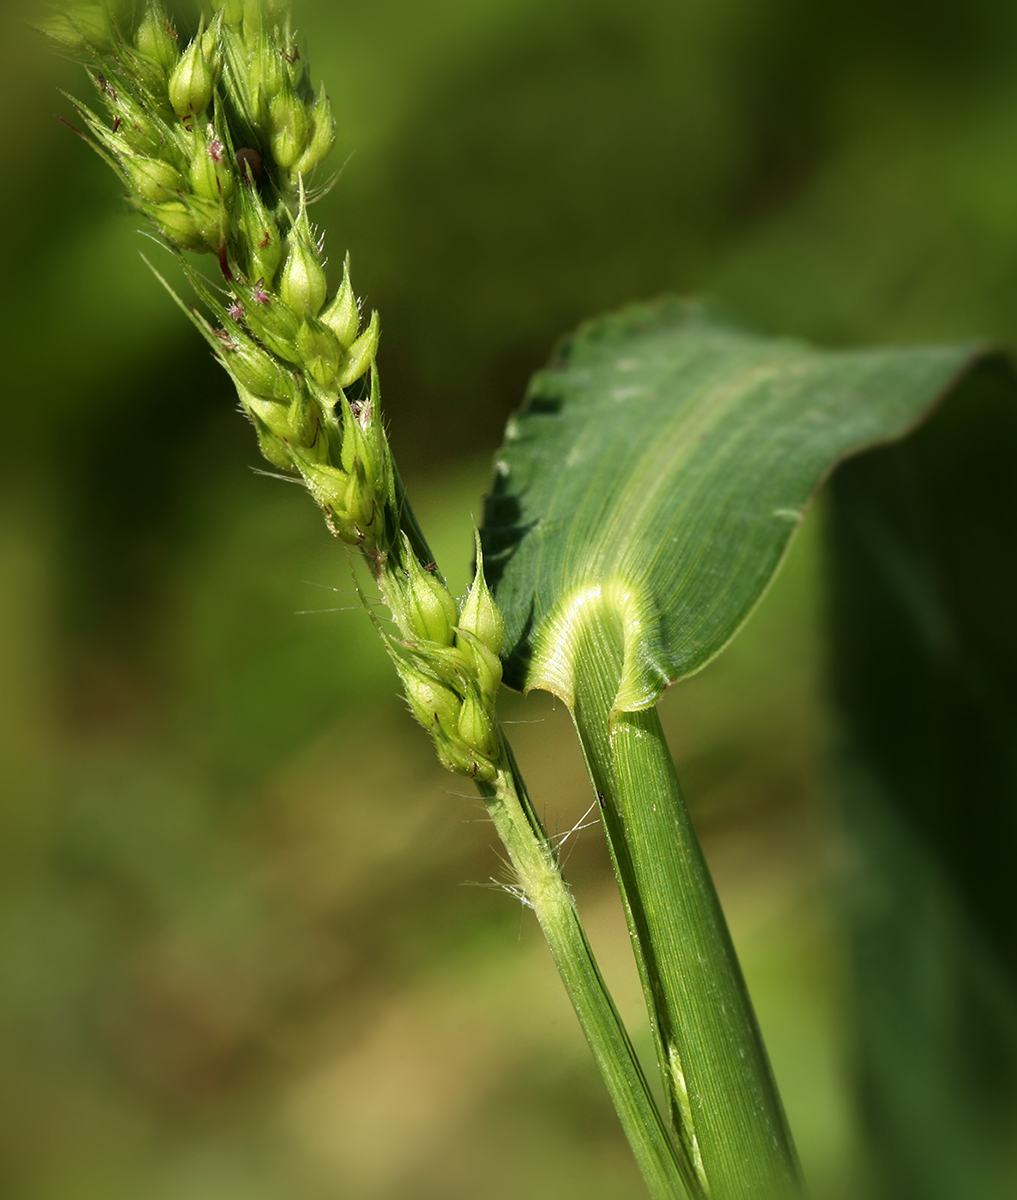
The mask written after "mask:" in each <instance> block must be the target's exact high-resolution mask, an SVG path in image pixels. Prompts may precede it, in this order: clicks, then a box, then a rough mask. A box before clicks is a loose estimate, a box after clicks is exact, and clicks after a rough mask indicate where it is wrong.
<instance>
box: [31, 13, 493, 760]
mask: <svg viewBox="0 0 1017 1200" xmlns="http://www.w3.org/2000/svg"><path fill="white" fill-rule="evenodd" d="M43 28H44V30H45V32H46V33H48V34H49V35H50V36H51V37H52V38H53V39H55V40H56V41H57V42H58V43H59V44H60V45H61V46H62V47H63V48H64V49H65V50H69V51H71V52H72V53H74V54H76V55H78V56H80V57H81V58H83V59H84V61H85V63H86V66H87V67H88V69H89V73H90V75H91V78H92V81H93V83H94V85H95V88H96V91H97V93H98V96H99V100H100V106H99V108H98V111H97V110H96V109H93V108H89V107H87V106H86V105H84V104H81V103H79V102H78V101H76V100H73V98H72V102H73V103H74V104H75V107H76V108H77V111H78V112H79V114H80V116H81V118H82V119H83V121H84V123H85V126H86V128H87V132H85V133H84V136H85V137H86V138H87V140H88V141H89V142H90V143H91V144H92V145H93V147H94V148H95V149H96V150H97V151H98V152H99V153H100V154H101V155H102V156H103V158H104V159H105V160H106V161H107V162H108V163H109V165H110V166H111V167H112V168H113V169H114V171H116V173H117V175H118V176H119V178H120V179H121V181H122V183H123V185H124V187H125V188H126V192H127V198H128V200H129V201H130V203H131V204H132V205H133V206H134V208H135V209H137V211H138V212H140V213H142V214H143V215H144V216H145V217H146V218H147V219H148V221H149V222H150V223H151V225H152V227H153V229H154V230H155V232H156V234H157V235H158V238H159V240H161V241H162V242H163V243H164V244H165V246H166V247H167V248H168V249H169V250H170V251H171V252H172V253H174V254H175V255H176V256H177V258H178V259H179V261H180V263H181V266H182V269H183V271H184V273H185V275H186V277H187V279H188V280H189V282H190V284H191V286H192V287H193V288H194V290H195V292H196V293H197V295H198V297H199V299H200V300H201V303H202V310H201V311H198V310H197V309H193V308H190V307H188V306H183V305H182V307H184V309H185V311H186V312H187V314H188V316H189V317H190V318H191V319H192V320H193V321H194V323H195V324H196V325H197V327H198V329H199V330H200V331H201V333H202V335H203V336H204V337H205V338H206V340H207V341H208V343H209V345H210V346H211V347H212V350H213V353H214V354H215V357H216V358H217V359H218V361H219V362H220V363H221V364H222V366H223V367H224V368H225V369H226V370H227V371H228V372H229V374H230V376H231V378H232V380H233V382H234V384H235V385H236V389H237V394H238V396H239V398H240V403H241V406H242V408H243V410H244V412H245V413H246V414H247V416H248V417H249V418H250V420H251V422H252V424H253V425H254V428H255V430H256V432H257V435H258V441H259V443H260V446H261V450H262V453H263V454H264V455H265V457H266V458H267V459H268V460H269V462H271V463H272V464H273V465H274V466H275V467H277V468H279V469H280V470H284V471H291V472H296V473H298V474H299V475H300V476H301V477H302V479H303V481H304V483H305V484H306V486H307V489H308V491H310V493H311V495H312V496H313V497H314V499H315V500H316V501H317V502H318V504H319V505H320V506H321V508H322V509H323V511H324V513H325V516H326V519H327V521H328V523H329V527H330V528H331V529H332V531H333V533H335V534H336V535H337V536H338V537H340V538H342V540H343V541H344V542H346V543H347V544H348V545H351V546H354V547H357V548H359V549H360V550H361V551H362V552H363V554H364V555H365V557H366V559H367V561H368V563H369V565H370V569H371V572H372V575H373V577H374V579H375V581H376V583H377V584H378V586H379V588H380V589H381V591H382V594H383V596H384V598H385V601H386V603H387V604H388V605H389V607H390V609H391V611H392V614H393V616H394V618H395V621H396V625H397V627H398V630H399V637H393V636H391V635H390V634H388V633H385V632H383V636H384V637H385V639H386V642H387V644H388V645H389V648H390V650H391V652H392V654H393V657H394V658H395V661H396V665H397V667H398V669H399V672H400V675H401V677H402V679H403V682H404V684H405V687H406V692H407V698H408V700H409V704H410V708H411V710H412V712H413V713H414V715H415V716H416V717H417V719H418V720H419V721H420V722H421V724H423V725H424V727H425V728H426V729H427V730H428V731H429V732H430V733H431V735H432V737H433V738H434V741H435V745H436V747H437V749H438V753H439V755H440V757H441V759H442V761H443V762H444V763H445V764H446V765H447V766H448V767H449V768H450V769H451V770H454V771H458V772H461V773H464V774H467V775H471V776H473V777H475V778H478V779H486V780H490V779H493V778H494V776H495V775H496V774H497V771H498V770H499V765H498V764H499V762H500V760H501V757H502V754H503V750H502V747H501V743H500V737H499V735H498V733H497V725H496V722H495V719H494V697H495V695H496V693H497V690H498V687H499V684H500V682H501V663H500V660H499V658H498V655H499V654H500V652H501V648H502V647H501V641H502V628H501V617H500V615H499V614H498V611H497V608H496V607H495V605H494V602H493V600H492V599H491V597H490V594H489V593H488V591H487V587H486V584H485V583H484V578H483V569H482V565H480V566H478V572H477V578H476V580H475V582H474V585H473V587H472V589H471V591H470V594H469V596H468V597H467V599H466V600H465V602H464V604H463V606H462V609H461V611H460V605H459V604H458V603H457V602H456V600H455V598H454V597H453V596H452V595H451V594H450V593H449V591H448V588H447V587H446V586H445V583H444V581H443V580H442V578H441V576H440V575H439V574H438V572H437V570H436V569H435V567H434V564H433V563H432V562H431V561H430V552H429V551H428V549H427V546H426V543H425V542H424V540H423V538H422V536H421V535H420V533H419V530H418V529H417V526H416V523H415V522H414V520H413V518H412V514H411V513H410V512H409V509H408V506H407V504H406V501H405V498H404V497H403V495H402V489H401V485H400V483H399V480H398V475H397V473H396V471H395V468H394V466H393V463H392V458H391V454H390V451H389V446H388V441H387V438H386V436H385V431H384V427H383V422H382V417H381V410H380V392H379V383H378V370H377V365H376V361H375V360H376V355H377V351H378V337H379V324H378V315H377V313H374V314H372V316H371V318H370V320H369V321H368V322H367V323H366V324H365V323H364V321H363V320H362V318H361V312H360V306H359V303H358V301H357V299H356V296H355V294H354V291H353V285H352V283H351V281H350V264H349V258H348V257H347V259H346V262H345V265H344V268H343V273H342V279H341V281H340V282H339V284H338V287H337V288H336V289H335V290H334V291H331V290H330V287H329V280H328V274H327V270H326V261H325V256H324V249H323V243H322V240H321V237H320V236H319V234H318V233H317V231H316V230H315V229H314V226H313V225H312V223H311V220H310V217H309V214H308V204H309V202H310V201H311V200H312V199H313V198H314V195H315V193H314V191H313V186H312V185H313V182H314V175H315V173H316V172H317V170H318V168H319V167H320V166H321V165H322V163H323V162H324V160H325V158H326V157H327V155H328V153H329V151H330V150H331V149H332V145H333V143H334V141H335V122H334V120H333V117H332V113H331V108H330V105H329V100H328V97H327V96H326V95H325V93H324V91H321V90H319V91H317V92H316V91H315V90H314V88H313V87H312V85H311V82H310V77H309V74H308V71H307V66H306V63H305V62H304V61H303V59H302V57H301V54H300V51H299V48H298V46H297V42H296V39H295V36H294V33H293V29H292V26H291V22H290V17H289V13H288V11H287V8H286V6H285V4H282V3H279V0H218V3H215V4H214V5H213V11H212V15H211V16H210V17H209V16H206V15H204V14H202V15H200V16H199V15H198V14H195V20H194V21H193V23H192V28H191V31H190V33H188V34H185V33H184V32H183V31H182V30H181V29H179V28H178V27H177V25H176V24H175V23H174V21H173V20H172V19H171V18H170V15H169V13H168V11H167V10H166V9H165V8H164V7H163V5H162V0H137V2H136V3H135V2H133V0H107V3H105V4H100V5H95V4H70V5H66V6H65V7H63V8H62V9H60V10H59V11H58V12H57V13H55V14H54V15H53V16H52V17H51V18H50V19H49V20H48V21H47V22H45V24H44V26H43ZM186 252H196V253H206V254H211V255H213V256H214V257H215V258H216V260H217V261H218V270H219V274H220V276H221V283H220V284H218V285H213V284H210V283H209V282H208V280H207V279H206V278H205V276H204V275H202V274H200V273H199V272H198V271H197V270H195V268H194V267H193V265H192V263H191V260H190V259H189V257H188V255H187V253H186Z"/></svg>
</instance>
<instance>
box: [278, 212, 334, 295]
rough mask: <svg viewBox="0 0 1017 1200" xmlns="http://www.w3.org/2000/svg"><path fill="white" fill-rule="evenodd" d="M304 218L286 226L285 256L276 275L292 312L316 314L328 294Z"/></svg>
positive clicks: (280, 290) (315, 249) (280, 289)
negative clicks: (293, 224) (290, 226)
mask: <svg viewBox="0 0 1017 1200" xmlns="http://www.w3.org/2000/svg"><path fill="white" fill-rule="evenodd" d="M309 232H310V229H309V226H308V224H307V221H306V219H304V220H303V221H301V222H299V223H298V224H297V225H295V226H294V227H293V229H292V230H290V233H289V235H288V237H287V238H286V259H285V261H284V263H283V266H282V272H281V273H280V276H279V295H280V296H281V297H282V299H283V301H284V302H285V303H286V304H288V305H289V307H290V308H291V309H293V311H294V312H296V313H299V314H300V315H301V316H304V315H305V314H307V313H310V314H311V316H314V317H316V316H317V315H318V313H320V312H321V310H322V307H323V306H324V304H325V298H326V296H327V295H328V280H327V279H326V278H325V271H324V268H323V267H322V265H321V262H320V261H319V255H318V251H317V248H316V247H315V246H313V245H312V244H311V242H310V240H309V238H308V234H309Z"/></svg>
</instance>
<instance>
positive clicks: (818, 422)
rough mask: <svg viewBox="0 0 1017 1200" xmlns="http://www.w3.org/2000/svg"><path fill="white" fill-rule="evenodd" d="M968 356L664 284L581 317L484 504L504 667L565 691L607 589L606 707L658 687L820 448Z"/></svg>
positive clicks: (704, 652) (710, 641)
mask: <svg viewBox="0 0 1017 1200" xmlns="http://www.w3.org/2000/svg"><path fill="white" fill-rule="evenodd" d="M976 358H977V353H976V352H975V351H973V350H972V348H971V347H964V346H959V347H956V346H955V347H946V348H942V347H937V348H931V349H926V348H921V349H905V350H898V349H891V350H874V351H865V352H861V353H859V352H847V353H832V352H827V351H821V350H816V349H813V348H811V347H808V346H805V345H802V344H800V343H797V342H792V341H783V340H775V339H770V338H764V337H758V336H755V335H752V334H749V333H746V332H744V331H742V330H740V329H738V328H736V327H734V326H732V325H731V324H729V323H728V322H726V321H724V320H723V319H720V318H718V317H717V316H715V315H712V314H711V313H709V312H708V311H705V310H703V309H701V308H699V307H695V306H689V305H686V304H682V303H680V302H678V301H664V302H661V303H659V304H657V305H653V306H646V307H634V308H629V309H626V310H624V311H623V312H621V313H620V314H618V315H615V316H610V317H607V318H605V319H602V320H599V321H596V322H593V323H591V324H588V325H586V326H584V327H583V328H582V329H581V330H580V331H579V333H578V334H577V335H576V336H575V337H573V338H572V339H571V340H569V341H567V342H566V343H564V345H563V346H562V347H561V348H560V350H559V353H558V355H557V356H556V358H555V360H554V361H553V362H552V363H551V364H550V366H549V367H548V368H547V369H546V370H545V371H543V372H541V373H540V374H538V375H537V376H536V377H535V379H534V381H533V384H532V385H531V388H530V391H529V394H528V396H527V399H526V402H525V404H524V405H523V408H522V410H521V411H520V412H519V413H518V415H517V416H516V417H514V418H513V419H512V420H511V421H510V422H509V426H508V431H507V435H506V441H505V445H504V447H503V449H502V451H501V454H500V457H499V460H498V463H497V467H496V474H495V481H494V486H493V489H492V495H491V496H490V497H489V499H488V502H487V507H486V511H485V521H484V535H483V536H484V546H485V554H486V556H487V557H486V561H487V563H488V567H489V571H490V574H491V576H492V578H493V580H494V581H495V586H496V594H497V598H498V601H499V603H500V604H501V605H502V607H503V609H504V612H505V615H506V620H507V631H508V641H507V645H508V646H509V647H510V654H509V661H508V669H507V679H508V682H509V683H510V684H511V685H512V686H515V687H518V688H527V689H529V688H534V687H540V688H546V689H548V690H550V691H553V692H555V693H557V694H558V695H560V696H562V697H563V698H564V699H565V700H566V701H567V702H570V701H571V699H572V695H573V671H574V663H573V651H574V647H573V644H572V639H571V638H570V631H571V630H572V629H573V628H574V627H575V625H576V617H577V615H578V614H579V612H580V611H581V610H582V609H583V607H584V606H586V605H589V604H606V605H607V606H608V607H609V608H612V609H613V610H614V611H616V612H617V614H618V617H619V619H620V620H621V621H622V624H623V632H624V638H625V668H624V674H623V679H622V682H621V687H620V689H619V693H618V697H617V700H616V707H617V708H618V709H619V710H625V711H633V710H636V709H639V708H645V707H647V706H648V705H651V704H653V703H654V702H655V701H656V699H657V698H658V697H659V695H660V693H661V691H662V690H663V688H664V687H665V686H666V685H667V684H668V683H669V682H672V681H674V680H676V679H679V678H682V677H683V676H686V675H689V674H691V673H692V672H694V671H696V670H698V669H699V668H700V667H702V666H703V665H704V664H705V663H706V662H708V661H709V660H710V659H711V658H713V656H714V655H715V654H717V653H718V651H719V650H721V649H722V648H723V646H724V645H725V644H726V643H727V642H728V641H729V640H730V639H731V637H732V636H733V634H734V633H735V632H736V631H737V630H738V628H739V627H740V626H741V624H742V623H743V621H744V620H745V618H746V617H747V616H748V614H749V612H750V611H751V610H752V608H753V606H754V605H755V604H756V602H757V601H758V600H759V598H760V596H761V595H762V593H763V592H764V591H765V589H766V587H767V584H768V583H769V581H770V580H771V578H772V576H773V573H774V571H775V569H776V567H777V566H778V564H779V562H780V560H781V557H782V555H783V554H784V551H785V549H786V547H787V545H788V542H789V540H790V538H791V535H792V534H793V533H794V531H795V529H796V528H797V527H798V524H799V522H800V521H801V518H802V515H803V511H804V509H805V508H806V506H807V505H808V503H809V500H810V498H811V496H812V495H813V493H814V492H815V490H816V488H817V486H818V485H819V484H820V482H821V481H822V480H823V478H824V477H825V476H826V475H827V474H828V472H829V471H830V470H831V468H832V467H833V465H834V464H835V463H836V462H838V461H839V460H840V459H842V458H844V457H846V456H848V455H851V454H855V453H857V452H858V451H859V450H861V449H863V448H865V447H868V446H872V445H875V444H878V443H881V442H885V441H889V440H892V439H895V438H899V437H900V436H902V435H903V434H904V433H906V432H907V431H908V430H909V429H911V428H912V427H913V426H914V425H915V424H916V423H917V422H918V421H919V420H920V419H921V418H922V416H923V415H924V414H925V413H926V412H928V411H929V409H930V408H931V407H932V406H933V405H934V404H935V403H936V401H937V400H938V398H939V397H941V396H942V395H943V393H944V392H945V391H946V390H947V389H948V388H949V387H950V386H951V384H952V383H953V382H954V381H955V380H956V379H958V377H959V376H961V375H962V374H963V373H964V372H965V371H966V370H967V369H968V368H969V366H970V365H971V364H972V362H973V361H974V360H975V359H976Z"/></svg>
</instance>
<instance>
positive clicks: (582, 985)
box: [478, 740, 704, 1200]
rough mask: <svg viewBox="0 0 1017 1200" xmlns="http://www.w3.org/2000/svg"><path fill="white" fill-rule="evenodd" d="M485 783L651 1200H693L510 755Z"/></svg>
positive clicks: (690, 1174) (679, 1152)
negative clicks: (502, 766) (494, 776)
mask: <svg viewBox="0 0 1017 1200" xmlns="http://www.w3.org/2000/svg"><path fill="white" fill-rule="evenodd" d="M503 746H504V755H503V759H504V761H505V763H506V766H505V767H504V768H503V769H502V770H501V771H499V773H498V776H497V778H496V779H495V780H494V781H493V782H492V783H489V784H486V783H482V784H479V785H478V786H479V788H480V792H481V794H482V796H483V797H484V801H485V803H486V805H487V810H488V812H489V813H490V816H491V819H492V820H493V822H494V825H495V828H496V829H497V831H498V835H499V837H500V838H501V840H502V842H503V843H504V845H505V848H506V850H507V851H508V855H509V858H510V860H511V863H512V868H513V871H514V874H515V878H516V881H517V884H518V886H519V887H520V889H521V891H522V894H523V895H524V897H525V900H526V902H527V903H528V904H529V905H530V907H531V908H532V909H533V911H534V912H535V914H536V916H537V920H538V921H539V923H540V927H541V929H542V930H543V932H544V936H545V937H546V938H547V942H548V945H549V947H550V949H551V954H552V955H553V957H554V961H555V964H556V966H557V967H558V971H559V973H560V975H561V977H562V981H563V982H564V984H565V988H566V990H567V991H568V994H569V998H570V1000H571V1001H572V1004H573V1007H574V1008H575V1011H576V1015H577V1016H578V1018H579V1022H580V1024H581V1025H582V1027H583V1032H584V1033H585V1034H586V1037H587V1040H588V1041H589V1043H590V1047H591V1049H592V1050H593V1055H594V1058H595V1059H596V1061H597V1066H598V1067H599V1068H600V1073H601V1075H602V1076H603V1079H604V1082H605V1084H606V1085H607V1089H608V1092H609V1093H610V1095H611V1099H612V1101H613V1102H614V1106H615V1108H616V1110H617V1112H618V1116H619V1118H620V1120H621V1123H622V1127H623V1128H624V1130H625V1134H626V1136H627V1137H628V1139H629V1142H630V1144H631V1146H632V1150H633V1153H634V1154H635V1157H636V1161H637V1162H638V1164H639V1167H640V1170H641V1171H642V1173H643V1176H644V1178H645V1180H646V1184H647V1187H648V1188H649V1191H650V1195H651V1196H652V1197H653V1198H654V1200H701V1198H703V1197H704V1192H703V1190H702V1188H701V1187H700V1185H699V1181H698V1179H697V1177H696V1172H695V1170H694V1168H693V1166H692V1163H691V1162H690V1160H689V1158H688V1155H687V1154H686V1153H685V1151H684V1148H683V1147H681V1146H679V1145H676V1143H675V1141H674V1140H673V1138H672V1136H671V1133H670V1131H669V1130H668V1129H667V1127H666V1124H665V1122H664V1121H663V1119H662V1118H661V1115H660V1112H659V1111H658V1109H657V1106H656V1104H655V1103H654V1100H653V1097H652V1095H651V1094H650V1089H649V1085H648V1083H647V1080H646V1076H645V1075H644V1073H643V1070H642V1067H641V1066H640V1065H639V1061H638V1059H637V1057H636V1053H635V1050H634V1048H633V1046H632V1043H631V1041H630V1039H629V1036H628V1033H627V1032H626V1030H625V1026H624V1025H623V1024H622V1021H621V1018H620V1017H619V1015H618V1012H617V1010H616V1008H615V1006H614V1002H613V1000H612V999H611V995H610V993H609V992H608V990H607V985H606V984H605V983H604V980H603V978H602V976H601V974H600V970H599V968H598V966H597V962H596V959H595V958H594V956H593V951H592V949H591V948H590V944H589V942H588V941H587V938H586V933H585V931H584V929H583V926H582V924H581V922H580V919H579V914H578V912H577V911H576V905H575V901H574V900H573V898H572V895H571V893H570V891H569V889H568V886H567V884H566V883H565V880H564V878H563V876H562V872H561V868H560V866H559V864H558V861H557V855H556V853H555V850H554V847H553V846H552V845H551V842H550V840H549V838H548V836H547V833H546V832H545V831H544V829H543V827H542V825H541V822H540V819H539V818H538V816H537V814H536V813H535V812H534V810H533V806H532V804H531V803H530V798H529V796H528V795H527V792H526V787H525V785H524V783H523V781H522V778H521V776H520V774H519V769H518V767H517V765H516V762H515V759H514V757H513V755H512V751H511V749H510V748H509V746H508V743H507V742H504V740H503Z"/></svg>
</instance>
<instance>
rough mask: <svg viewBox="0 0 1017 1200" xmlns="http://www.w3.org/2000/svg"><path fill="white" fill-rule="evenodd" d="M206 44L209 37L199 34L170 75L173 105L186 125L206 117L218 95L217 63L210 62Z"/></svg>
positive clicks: (170, 96) (170, 94)
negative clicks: (193, 119)
mask: <svg viewBox="0 0 1017 1200" xmlns="http://www.w3.org/2000/svg"><path fill="white" fill-rule="evenodd" d="M212 28H213V29H215V28H216V26H213V27H212ZM208 32H209V33H211V32H212V30H209V31H208ZM204 43H205V34H204V33H199V34H198V36H197V37H196V38H195V39H194V41H193V42H191V44H190V45H189V46H188V47H187V49H186V50H185V51H184V53H183V56H182V57H181V59H180V61H179V62H178V63H177V64H176V66H175V67H174V68H173V70H172V71H171V72H170V77H169V101H170V104H171V105H172V106H173V111H174V112H175V113H176V114H177V116H178V117H179V118H180V119H181V120H182V121H186V120H188V119H189V118H191V117H201V116H203V115H204V114H205V112H206V111H207V109H208V106H209V105H210V104H211V103H212V97H213V95H214V94H215V85H216V81H217V78H218V71H217V59H216V58H213V59H212V60H211V61H210V60H209V58H208V56H207V55H206V52H205V48H204Z"/></svg>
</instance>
